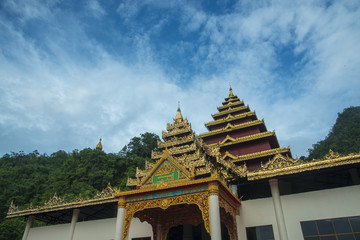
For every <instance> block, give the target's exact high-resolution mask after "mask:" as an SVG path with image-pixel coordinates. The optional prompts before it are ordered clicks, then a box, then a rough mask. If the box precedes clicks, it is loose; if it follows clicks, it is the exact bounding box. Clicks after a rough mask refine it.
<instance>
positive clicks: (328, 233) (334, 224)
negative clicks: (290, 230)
mask: <svg viewBox="0 0 360 240" xmlns="http://www.w3.org/2000/svg"><path fill="white" fill-rule="evenodd" d="M300 224H301V229H302V232H303V235H304V239H305V240H360V217H345V218H334V219H323V220H316V221H306V222H301V223H300Z"/></svg>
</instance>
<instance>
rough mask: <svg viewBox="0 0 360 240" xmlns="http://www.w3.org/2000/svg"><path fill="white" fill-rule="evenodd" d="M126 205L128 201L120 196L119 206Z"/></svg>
mask: <svg viewBox="0 0 360 240" xmlns="http://www.w3.org/2000/svg"><path fill="white" fill-rule="evenodd" d="M125 206H126V201H125V198H124V197H120V198H119V200H118V208H125Z"/></svg>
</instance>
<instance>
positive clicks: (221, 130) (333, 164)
mask: <svg viewBox="0 0 360 240" xmlns="http://www.w3.org/2000/svg"><path fill="white" fill-rule="evenodd" d="M217 110H218V112H217V113H215V114H213V115H211V116H212V118H213V121H211V122H208V123H206V124H205V126H206V127H207V129H208V132H205V133H202V134H200V135H196V134H195V132H194V131H193V130H192V128H191V124H190V123H189V121H188V120H187V119H186V118H183V116H182V113H181V110H180V107H178V109H177V112H176V115H175V118H174V119H173V122H172V123H168V124H167V126H166V131H163V132H162V139H163V141H159V142H158V148H157V149H158V150H157V151H153V152H152V161H151V162H150V161H149V162H146V164H145V166H144V167H143V168H137V170H136V177H135V178H128V180H127V186H128V187H129V188H130V190H128V191H121V189H118V188H113V187H112V186H110V184H109V185H108V186H107V187H106V188H105V189H104V190H103V191H102V192H101V193H99V194H97V195H96V196H94V197H93V198H91V199H82V198H81V197H79V198H78V199H76V200H74V201H71V202H66V201H64V200H63V199H62V198H61V197H59V196H57V195H56V194H55V195H54V197H53V198H51V199H50V200H49V201H48V202H46V203H44V205H42V206H30V207H29V208H26V209H19V208H18V207H16V206H15V205H14V204H13V203H12V204H11V206H10V208H9V212H8V215H7V218H14V217H26V218H27V225H26V228H25V231H24V234H23V240H42V239H52V240H57V239H59V240H60V239H61V240H63V239H69V240H82V239H87V240H91V239H94V240H95V239H103V240H110V239H112V240H114V239H115V240H120V239H128V240H150V239H153V240H165V239H183V240H191V239H204V240H208V239H213V240H220V239H231V240H238V239H239V240H270V239H281V240H288V239H289V240H290V239H291V240H294V239H295V240H297V239H299V240H300V239H306V240H310V239H353V240H356V239H360V207H359V203H358V201H359V200H358V199H360V191H359V190H360V178H359V172H360V153H353V154H349V155H346V156H343V155H340V154H338V153H335V152H332V151H330V152H329V154H328V155H326V156H325V157H324V158H322V159H313V160H310V161H303V160H300V159H297V158H296V159H294V158H293V157H292V155H291V151H290V148H289V147H287V148H284V147H280V146H279V143H278V140H277V138H276V135H275V132H269V131H267V129H266V126H265V123H264V121H263V120H258V119H257V116H256V114H255V112H254V111H251V110H250V108H249V106H245V105H244V102H243V101H241V100H240V99H239V98H238V97H237V96H236V95H234V93H233V91H232V89H231V87H230V91H229V95H228V97H226V98H225V101H224V102H222V105H221V106H220V107H218V108H217ZM96 148H97V149H98V150H100V151H101V150H102V145H101V139H100V142H99V144H98V146H97V147H96ZM34 219H37V220H40V221H43V222H45V223H48V224H49V226H44V227H32V223H33V220H34Z"/></svg>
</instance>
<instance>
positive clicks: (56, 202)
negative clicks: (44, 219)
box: [6, 183, 119, 218]
mask: <svg viewBox="0 0 360 240" xmlns="http://www.w3.org/2000/svg"><path fill="white" fill-rule="evenodd" d="M117 191H119V190H117ZM109 202H117V199H116V198H115V190H114V189H113V188H112V187H111V185H110V183H109V184H108V185H107V187H106V188H105V189H103V190H102V191H101V192H100V193H98V194H96V196H94V197H93V198H90V199H85V200H84V199H83V198H82V197H81V195H79V197H78V198H77V199H75V200H73V201H70V202H67V201H65V200H64V199H63V198H61V197H59V196H57V194H56V193H55V194H54V195H53V197H51V198H50V199H49V200H48V201H47V202H45V203H44V204H43V205H42V206H32V205H31V204H30V206H29V207H28V208H26V209H22V210H19V209H18V207H16V206H15V205H14V203H13V202H12V203H11V205H10V208H9V211H8V213H7V216H6V218H13V217H20V216H28V215H34V214H40V213H45V212H53V211H59V210H65V209H73V208H80V207H86V206H92V205H97V204H103V203H109Z"/></svg>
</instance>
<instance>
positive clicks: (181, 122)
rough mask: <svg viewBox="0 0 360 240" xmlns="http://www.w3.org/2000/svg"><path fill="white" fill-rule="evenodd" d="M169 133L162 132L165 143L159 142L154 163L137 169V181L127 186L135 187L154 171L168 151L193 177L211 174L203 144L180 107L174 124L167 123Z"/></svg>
mask: <svg viewBox="0 0 360 240" xmlns="http://www.w3.org/2000/svg"><path fill="white" fill-rule="evenodd" d="M166 130H167V131H163V132H162V139H163V141H158V151H153V152H152V154H151V159H152V160H153V162H148V161H147V162H146V163H145V169H144V170H141V169H139V168H137V169H136V177H137V179H132V178H128V181H127V186H128V187H135V186H136V185H137V184H138V183H139V182H141V180H142V179H143V178H144V177H145V176H146V175H147V174H148V173H149V172H150V171H151V169H153V167H154V166H155V164H156V162H157V161H159V160H160V158H161V157H162V156H163V153H164V151H167V152H168V153H169V154H170V155H171V156H172V157H173V158H175V159H176V160H177V161H178V162H179V163H180V164H181V165H182V166H183V167H184V168H185V169H187V170H188V171H190V172H191V173H192V175H193V176H192V177H193V178H194V179H195V178H202V177H207V176H209V175H210V174H211V172H210V167H209V166H208V164H206V160H205V157H204V152H203V150H202V149H201V147H200V145H201V143H200V142H199V140H198V139H197V137H196V135H195V133H194V132H193V130H192V129H191V124H190V123H189V122H188V120H187V118H185V119H184V118H183V117H182V114H181V110H180V107H178V109H177V113H176V116H175V118H174V122H173V123H171V124H170V123H167V127H166Z"/></svg>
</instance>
